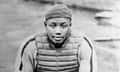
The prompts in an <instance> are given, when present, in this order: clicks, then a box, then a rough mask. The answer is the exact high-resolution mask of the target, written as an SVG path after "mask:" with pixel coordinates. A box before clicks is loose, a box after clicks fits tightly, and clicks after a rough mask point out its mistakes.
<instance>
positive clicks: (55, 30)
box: [45, 18, 71, 44]
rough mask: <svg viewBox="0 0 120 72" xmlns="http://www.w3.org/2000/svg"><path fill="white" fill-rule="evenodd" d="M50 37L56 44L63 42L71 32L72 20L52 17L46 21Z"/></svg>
mask: <svg viewBox="0 0 120 72" xmlns="http://www.w3.org/2000/svg"><path fill="white" fill-rule="evenodd" d="M45 23H46V30H47V33H48V37H49V38H50V40H52V42H54V43H55V44H57V43H58V44H60V43H62V42H63V41H64V40H65V39H66V37H68V34H69V33H70V27H71V20H70V19H68V18H51V19H48V20H47V21H46V22H45Z"/></svg>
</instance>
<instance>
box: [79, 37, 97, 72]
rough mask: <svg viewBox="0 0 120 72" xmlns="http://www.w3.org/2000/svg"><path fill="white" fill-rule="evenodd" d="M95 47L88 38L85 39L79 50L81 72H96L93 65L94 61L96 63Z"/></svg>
mask: <svg viewBox="0 0 120 72" xmlns="http://www.w3.org/2000/svg"><path fill="white" fill-rule="evenodd" d="M93 51H94V49H93V46H92V44H91V42H89V40H88V39H87V38H84V39H83V41H82V43H81V45H80V48H79V52H80V55H79V60H80V68H79V72H96V71H94V70H93V69H94V68H96V67H95V66H93V65H96V64H93V61H96V59H95V58H94V57H93V56H94V54H93V53H95V52H93Z"/></svg>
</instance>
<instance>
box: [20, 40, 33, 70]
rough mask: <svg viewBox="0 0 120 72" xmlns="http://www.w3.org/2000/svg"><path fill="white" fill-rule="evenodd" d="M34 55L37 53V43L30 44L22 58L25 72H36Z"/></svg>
mask: <svg viewBox="0 0 120 72" xmlns="http://www.w3.org/2000/svg"><path fill="white" fill-rule="evenodd" d="M34 53H35V43H34V42H30V43H29V44H28V46H27V47H26V48H25V50H24V52H23V57H22V64H23V67H22V71H23V72H33V71H34V68H35V62H34V61H35V60H34V59H35V58H34Z"/></svg>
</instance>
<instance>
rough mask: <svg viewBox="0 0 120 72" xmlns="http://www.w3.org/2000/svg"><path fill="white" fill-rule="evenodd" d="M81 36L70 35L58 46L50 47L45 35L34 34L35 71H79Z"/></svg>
mask: <svg viewBox="0 0 120 72" xmlns="http://www.w3.org/2000/svg"><path fill="white" fill-rule="evenodd" d="M81 39H82V38H81V36H72V35H70V37H69V38H68V39H67V40H66V41H65V43H64V45H63V46H62V47H61V48H59V49H56V48H52V47H51V46H50V43H49V41H48V39H47V35H45V34H44V35H37V36H36V46H37V55H36V61H37V64H36V70H35V71H36V72H79V66H80V65H79V63H78V62H79V59H78V55H79V54H80V53H78V51H79V50H78V49H79V46H80V42H81Z"/></svg>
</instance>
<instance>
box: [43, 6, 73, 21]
mask: <svg viewBox="0 0 120 72" xmlns="http://www.w3.org/2000/svg"><path fill="white" fill-rule="evenodd" d="M59 17H60V18H61V17H63V18H69V19H71V17H72V14H71V11H70V9H69V8H68V7H67V6H66V5H63V4H57V5H55V6H54V7H53V8H51V9H50V10H48V12H47V13H46V14H45V18H46V20H48V19H50V18H59Z"/></svg>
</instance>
